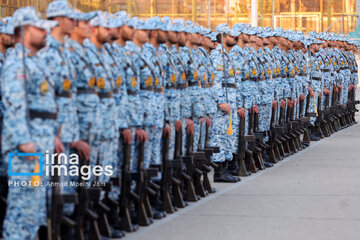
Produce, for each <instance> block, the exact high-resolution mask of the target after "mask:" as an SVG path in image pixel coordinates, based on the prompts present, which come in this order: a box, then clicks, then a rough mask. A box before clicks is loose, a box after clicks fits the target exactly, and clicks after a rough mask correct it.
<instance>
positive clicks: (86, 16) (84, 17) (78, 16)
mask: <svg viewBox="0 0 360 240" xmlns="http://www.w3.org/2000/svg"><path fill="white" fill-rule="evenodd" d="M95 16H96V11H94V12H88V13H83V12H80V11H76V13H75V16H74V19H75V20H77V21H90V20H91V19H92V18H94V17H95Z"/></svg>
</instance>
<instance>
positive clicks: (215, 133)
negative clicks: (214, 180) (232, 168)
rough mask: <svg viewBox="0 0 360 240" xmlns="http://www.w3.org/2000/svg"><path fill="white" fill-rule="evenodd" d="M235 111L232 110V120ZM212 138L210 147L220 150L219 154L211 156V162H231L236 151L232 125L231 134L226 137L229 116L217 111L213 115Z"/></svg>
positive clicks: (234, 116)
mask: <svg viewBox="0 0 360 240" xmlns="http://www.w3.org/2000/svg"><path fill="white" fill-rule="evenodd" d="M236 114H237V112H236V109H235V108H232V116H233V119H234V118H236ZM212 124H213V127H212V133H211V134H212V137H211V146H217V147H219V148H220V153H216V154H213V156H212V158H211V160H212V161H213V162H224V161H225V160H229V161H231V160H232V159H233V155H232V154H233V152H235V150H236V146H235V143H236V134H234V131H236V129H234V125H232V126H231V127H232V129H233V133H232V135H228V134H227V132H228V129H229V124H230V115H228V114H225V113H224V112H223V111H221V110H219V109H218V111H217V113H216V114H215V116H214V118H213V121H212Z"/></svg>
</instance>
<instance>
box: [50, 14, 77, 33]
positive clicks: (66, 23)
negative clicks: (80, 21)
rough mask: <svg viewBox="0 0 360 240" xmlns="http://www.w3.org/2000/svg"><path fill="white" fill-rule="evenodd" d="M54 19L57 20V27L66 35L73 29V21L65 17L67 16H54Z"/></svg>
mask: <svg viewBox="0 0 360 240" xmlns="http://www.w3.org/2000/svg"><path fill="white" fill-rule="evenodd" d="M55 20H56V21H58V22H59V25H58V27H59V28H60V29H61V31H62V32H63V33H64V34H66V35H70V34H71V32H72V31H73V29H74V26H75V21H74V20H72V19H70V18H67V17H57V18H55Z"/></svg>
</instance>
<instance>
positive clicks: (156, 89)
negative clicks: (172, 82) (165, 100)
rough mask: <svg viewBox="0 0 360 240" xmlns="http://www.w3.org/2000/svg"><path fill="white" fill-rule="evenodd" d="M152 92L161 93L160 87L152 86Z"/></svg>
mask: <svg viewBox="0 0 360 240" xmlns="http://www.w3.org/2000/svg"><path fill="white" fill-rule="evenodd" d="M154 92H156V93H162V92H163V91H162V88H154Z"/></svg>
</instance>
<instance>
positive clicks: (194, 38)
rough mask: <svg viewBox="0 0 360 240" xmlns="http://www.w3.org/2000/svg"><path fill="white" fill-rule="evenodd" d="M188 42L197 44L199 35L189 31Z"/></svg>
mask: <svg viewBox="0 0 360 240" xmlns="http://www.w3.org/2000/svg"><path fill="white" fill-rule="evenodd" d="M190 42H191V43H192V44H198V43H199V37H198V35H197V34H196V33H191V34H190Z"/></svg>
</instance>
